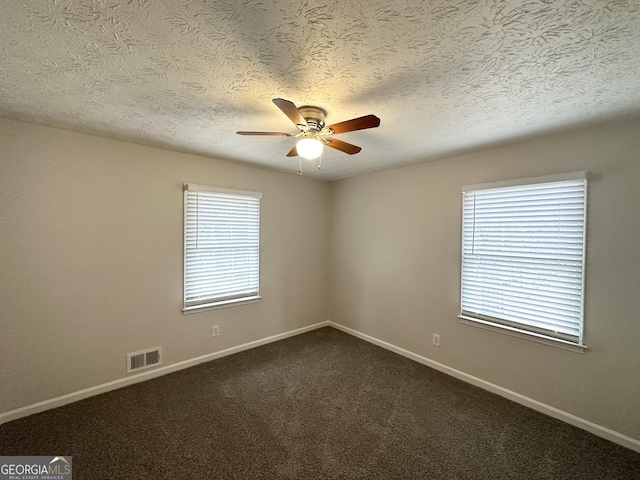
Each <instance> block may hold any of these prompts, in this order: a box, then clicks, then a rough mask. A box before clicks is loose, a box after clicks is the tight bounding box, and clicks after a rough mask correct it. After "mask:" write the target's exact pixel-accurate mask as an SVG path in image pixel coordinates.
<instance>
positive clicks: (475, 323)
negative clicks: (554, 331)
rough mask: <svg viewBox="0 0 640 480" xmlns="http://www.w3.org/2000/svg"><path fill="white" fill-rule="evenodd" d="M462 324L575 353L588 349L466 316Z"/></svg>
mask: <svg viewBox="0 0 640 480" xmlns="http://www.w3.org/2000/svg"><path fill="white" fill-rule="evenodd" d="M458 318H459V319H460V323H462V324H464V325H469V326H471V327H476V328H482V329H483V330H490V331H492V332H496V333H501V334H503V335H509V336H510V337H516V338H521V339H522V340H528V341H530V342H535V343H541V344H543V345H547V346H550V347H555V348H560V349H562V350H567V351H569V352H574V353H584V351H585V350H586V349H587V348H588V347H587V346H586V345H580V344H577V343H572V342H569V341H568V340H562V339H560V338H553V337H548V336H546V335H542V334H539V333H534V332H527V331H524V330H519V329H517V328H513V327H508V326H506V325H500V324H497V323H493V322H488V321H486V320H480V319H478V318H473V317H468V316H466V315H458Z"/></svg>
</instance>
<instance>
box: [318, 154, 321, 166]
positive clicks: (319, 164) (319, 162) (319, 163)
mask: <svg viewBox="0 0 640 480" xmlns="http://www.w3.org/2000/svg"><path fill="white" fill-rule="evenodd" d="M318 170H322V155H320V160H319V161H318Z"/></svg>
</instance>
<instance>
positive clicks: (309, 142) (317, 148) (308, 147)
mask: <svg viewBox="0 0 640 480" xmlns="http://www.w3.org/2000/svg"><path fill="white" fill-rule="evenodd" d="M323 148H324V145H323V144H322V142H321V141H320V140H316V139H315V138H303V139H302V140H300V141H298V143H297V145H296V149H297V150H298V155H300V156H301V157H302V158H306V159H307V160H312V159H314V158H318V157H319V156H320V155H322V149H323Z"/></svg>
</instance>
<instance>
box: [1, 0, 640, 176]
mask: <svg viewBox="0 0 640 480" xmlns="http://www.w3.org/2000/svg"><path fill="white" fill-rule="evenodd" d="M0 2H1V3H0V5H1V8H2V10H1V12H2V15H1V18H0V52H1V58H0V116H4V117H8V118H16V119H20V120H26V121H29V122H34V123H40V124H45V125H52V126H56V127H61V128H66V129H70V130H77V131H81V132H87V133H94V134H99V135H103V136H107V137H112V138H118V139H124V140H129V141H133V142H138V143H143V144H148V145H157V146H162V147H164V148H168V149H172V150H179V151H185V152H191V153H198V154H202V155H206V156H210V157H215V158H224V159H229V160H235V161H241V162H248V163H251V164H257V165H262V166H266V167H269V168H276V169H278V170H283V171H288V172H293V173H295V172H296V171H297V169H298V160H297V158H287V157H285V154H286V153H287V152H288V151H289V149H290V148H291V147H292V146H293V143H294V139H291V138H285V137H241V136H239V135H236V134H235V131H236V130H275V131H284V132H292V133H293V132H295V131H296V129H295V126H294V125H293V124H292V123H291V122H290V121H289V120H288V119H287V117H286V116H285V115H284V114H283V113H282V112H281V111H280V110H278V109H277V108H276V107H275V105H273V104H272V103H271V99H272V98H276V97H283V98H286V99H289V100H292V101H293V102H295V103H296V105H298V106H301V105H304V104H313V105H318V106H321V107H323V108H325V109H326V110H327V111H328V116H327V122H328V123H336V122H340V121H343V120H347V119H350V118H353V117H358V116H362V115H366V114H369V113H373V114H375V115H377V116H378V117H380V119H381V121H382V123H381V126H380V127H379V128H377V129H371V130H364V131H358V132H351V133H346V134H343V135H340V136H339V137H337V138H339V139H340V140H343V141H346V142H349V143H354V144H356V145H359V146H361V147H362V149H363V150H362V152H361V153H359V154H357V155H353V156H350V155H346V154H344V153H342V152H339V151H335V150H332V149H325V154H324V155H323V158H322V161H323V165H322V170H320V171H319V170H317V169H316V168H315V166H314V164H313V163H310V162H307V163H306V164H305V166H304V168H303V170H304V173H305V175H309V176H315V177H318V178H323V179H326V180H334V179H340V178H346V177H350V176H354V175H359V174H363V173H368V172H372V171H376V170H383V169H389V168H393V167H397V166H402V165H407V164H412V163H417V162H421V161H426V160H430V159H434V158H441V157H444V156H447V155H451V154H454V153H459V152H462V151H470V150H474V149H480V148H483V147H486V146H488V145H495V144H500V143H505V142H510V141H514V140H515V139H518V138H522V137H527V136H531V135H536V134H540V133H542V132H548V131H550V130H555V129H565V128H573V127H575V126H578V125H584V124H587V123H590V122H595V121H601V120H606V119H609V118H613V117H616V116H619V115H623V114H625V115H626V114H633V115H636V114H638V113H639V112H640V86H639V79H640V0H612V1H595V0H593V1H590V0H574V1H572V0H522V1H498V0H480V1H478V0H462V1H461V0H453V1H450V0H431V1H420V0H403V1H400V0H391V1H389V0H373V1H360V0H345V1H337V2H328V3H327V4H325V3H319V4H317V3H314V2H310V1H300V0H289V1H277V0H255V1H254V0H242V1H241V0H237V1H234V0H228V1H223V0H212V1H206V0H188V1H187V0H153V1H151V0H96V1H89V0H55V1H54V0H35V1H30V0H22V1H15V0H0Z"/></svg>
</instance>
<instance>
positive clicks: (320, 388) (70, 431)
mask: <svg viewBox="0 0 640 480" xmlns="http://www.w3.org/2000/svg"><path fill="white" fill-rule="evenodd" d="M0 453H1V454H2V455H72V456H73V467H74V477H73V478H74V479H75V480H81V479H90V480H94V479H136V480H139V479H207V480H211V479H275V478H278V479H356V478H358V479H447V480H452V479H608V480H611V479H639V478H640V454H638V453H635V452H633V451H631V450H628V449H625V448H623V447H620V446H618V445H615V444H613V443H611V442H608V441H606V440H603V439H601V438H598V437H596V436H594V435H591V434H589V433H587V432H584V431H582V430H579V429H577V428H574V427H572V426H570V425H567V424H564V423H562V422H560V421H557V420H555V419H552V418H549V417H546V416H544V415H542V414H540V413H537V412H535V411H533V410H530V409H527V408H525V407H522V406H520V405H518V404H516V403H513V402H510V401H508V400H505V399H503V398H501V397H499V396H497V395H493V394H491V393H488V392H486V391H484V390H481V389H479V388H476V387H473V386H470V385H468V384H465V383H463V382H461V381H459V380H456V379H454V378H451V377H449V376H447V375H444V374H442V373H439V372H437V371H435V370H432V369H430V368H427V367H425V366H423V365H420V364H418V363H415V362H413V361H411V360H408V359H406V358H404V357H401V356H399V355H396V354H394V353H391V352H388V351H386V350H383V349H381V348H379V347H376V346H374V345H371V344H368V343H366V342H363V341H361V340H358V339H356V338H354V337H351V336H349V335H347V334H344V333H342V332H339V331H337V330H335V329H332V328H323V329H320V330H316V331H313V332H310V333H307V334H304V335H300V336H297V337H293V338H290V339H287V340H283V341H280V342H276V343H272V344H269V345H265V346H262V347H259V348H256V349H253V350H249V351H246V352H242V353H238V354H236V355H232V356H229V357H225V358H222V359H219V360H216V361H213V362H209V363H206V364H202V365H199V366H196V367H193V368H189V369H187V370H183V371H180V372H177V373H174V374H171V375H167V376H164V377H162V378H158V379H155V380H150V381H148V382H145V383H141V384H138V385H134V386H131V387H127V388H123V389H120V390H117V391H114V392H110V393H106V394H104V395H100V396H97V397H93V398H90V399H87V400H83V401H80V402H77V403H74V404H71V405H67V406H64V407H61V408H57V409H55V410H50V411H47V412H43V413H40V414H37V415H32V416H30V417H27V418H23V419H20V420H16V421H13V422H10V423H8V424H5V425H2V426H0Z"/></svg>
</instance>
